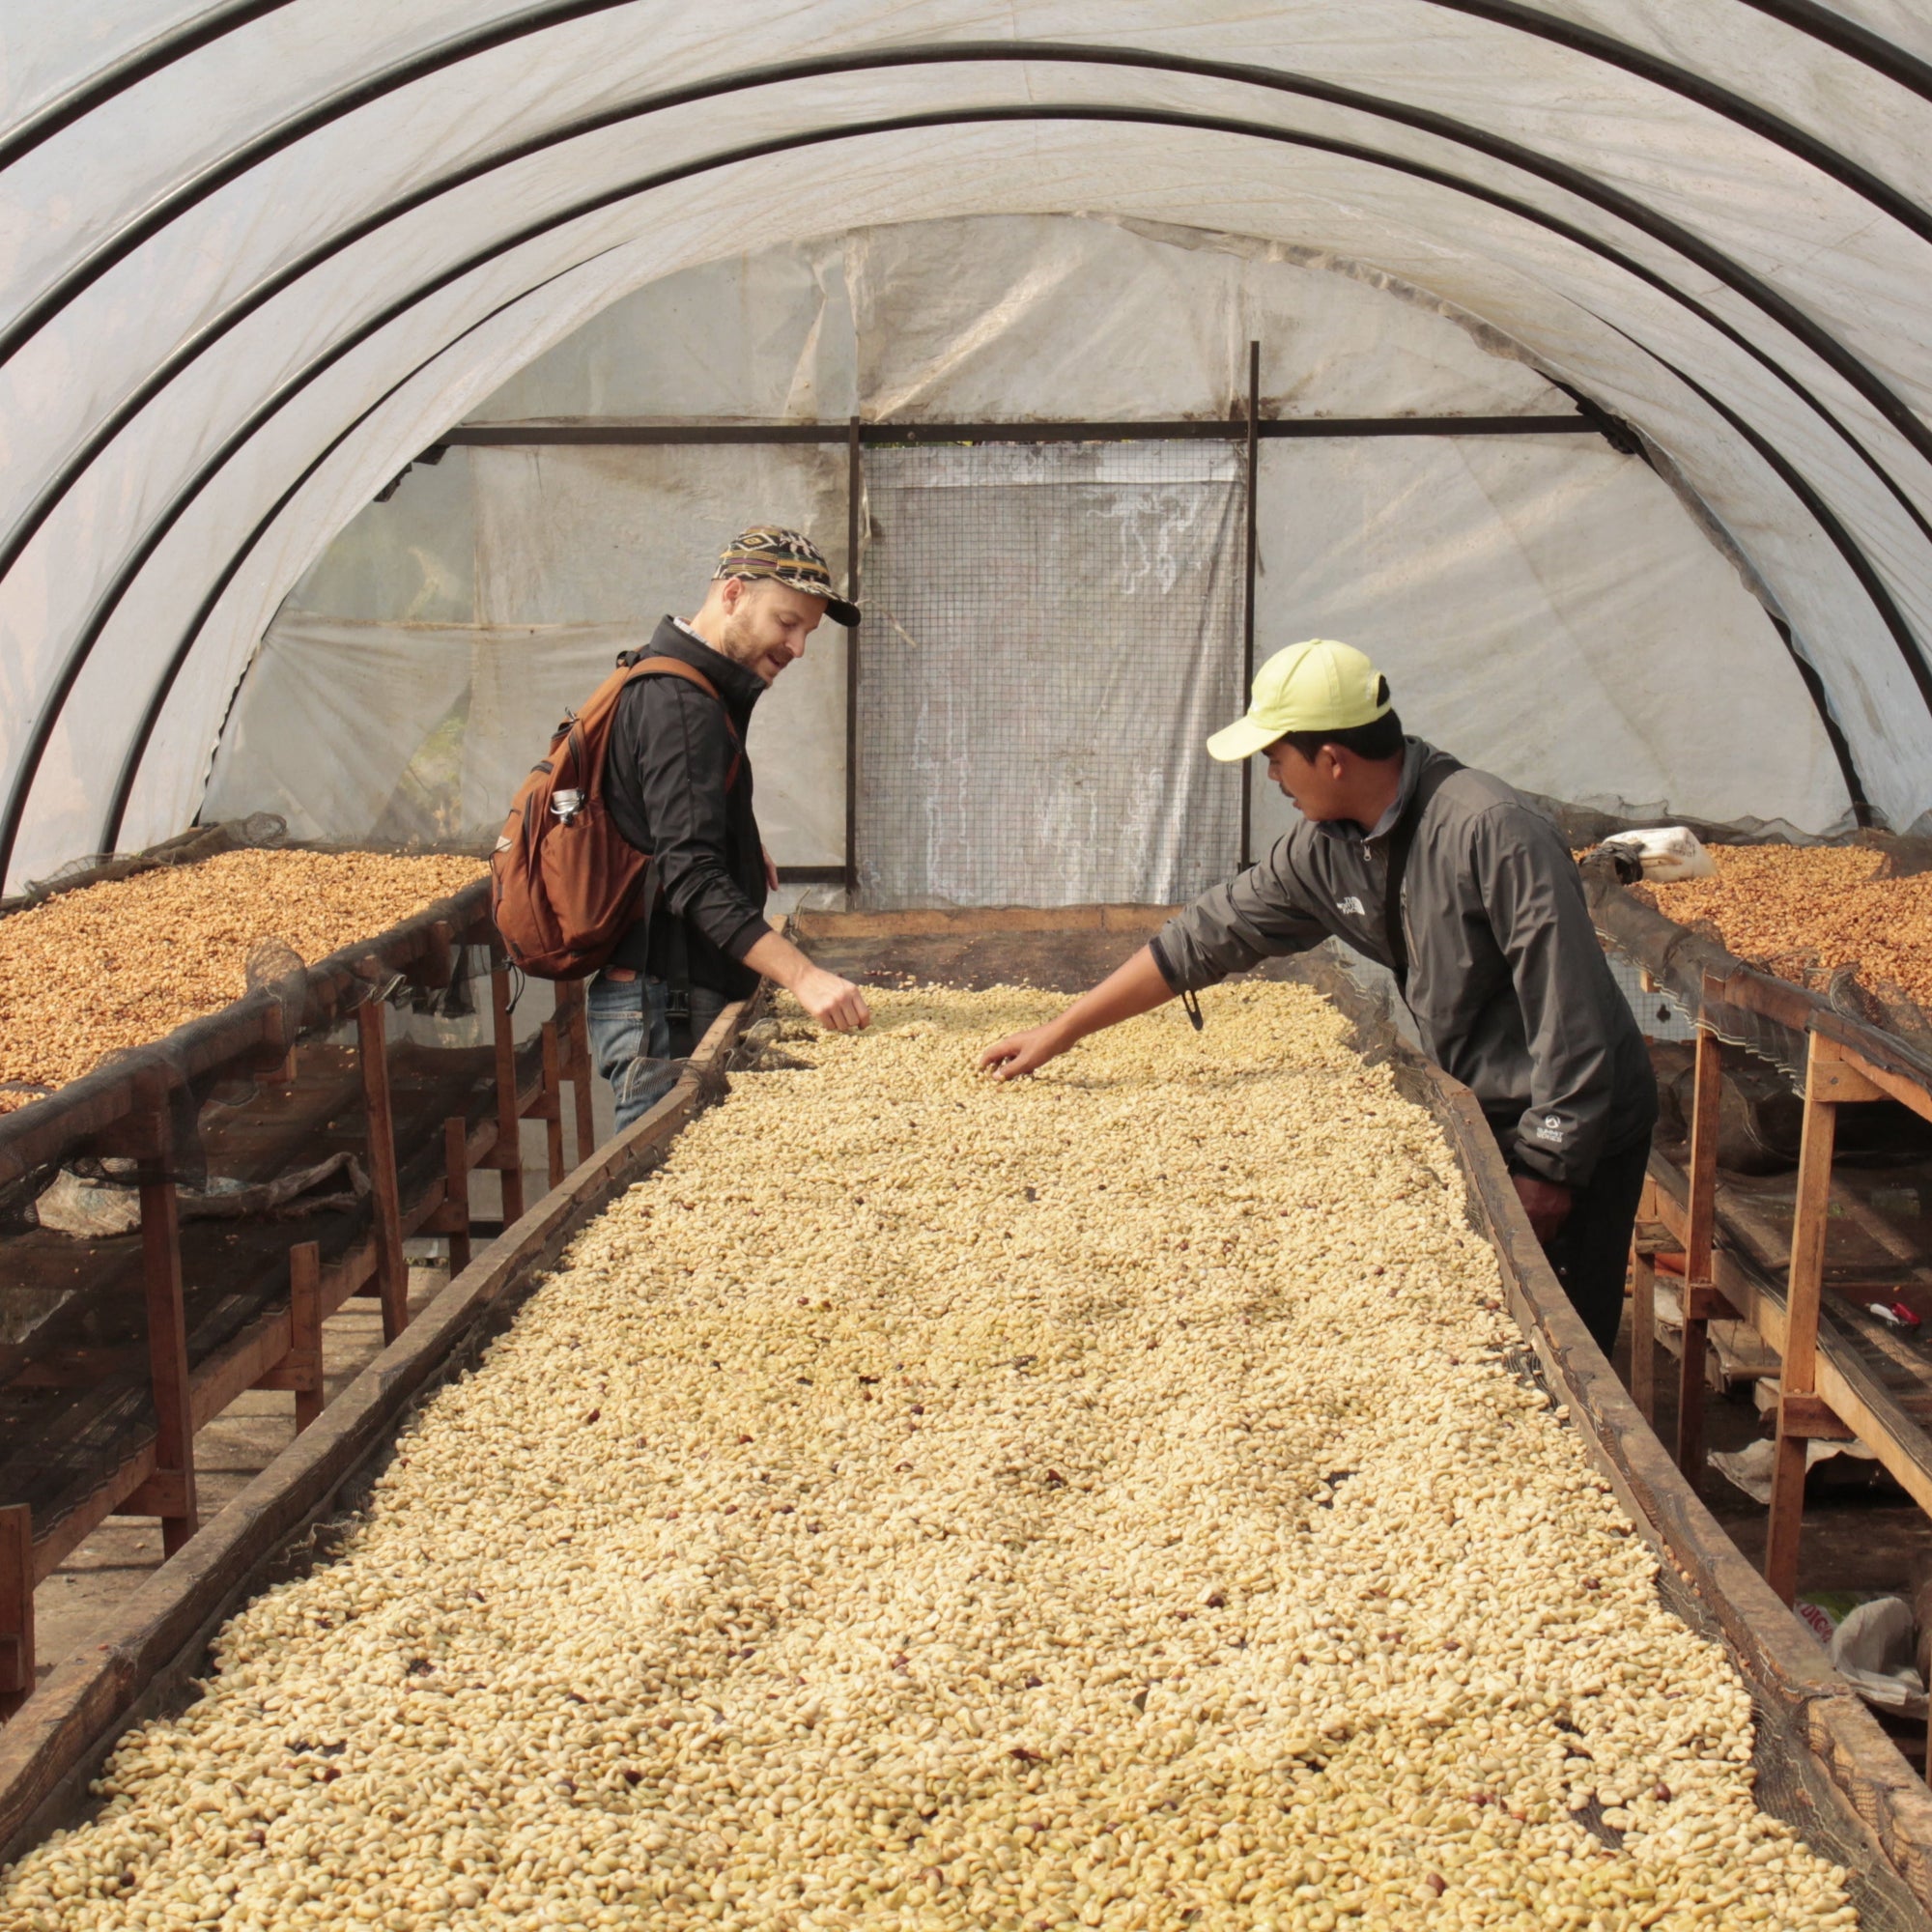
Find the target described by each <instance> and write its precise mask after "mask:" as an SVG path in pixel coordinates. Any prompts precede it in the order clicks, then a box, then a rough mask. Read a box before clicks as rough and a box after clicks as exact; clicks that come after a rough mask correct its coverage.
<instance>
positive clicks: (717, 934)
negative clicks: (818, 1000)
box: [604, 617, 771, 1000]
mask: <svg viewBox="0 0 1932 1932" xmlns="http://www.w3.org/2000/svg"><path fill="white" fill-rule="evenodd" d="M639 658H677V659H678V660H680V661H681V662H682V663H684V664H688V665H693V666H695V667H696V668H697V669H699V670H701V671H702V672H703V673H704V675H705V676H706V677H708V678H709V679H710V680H711V682H712V684H713V685H715V686H716V687H717V691H718V696H720V697H722V698H723V699H724V700H725V701H724V703H723V704H722V705H721V704H719V703H717V702H715V701H714V700H713V699H711V698H709V697H707V696H705V695H704V693H703V692H701V691H699V690H698V688H697V687H696V685H695V684H690V683H687V682H686V680H685V679H683V678H681V677H640V678H639V679H638V681H637V682H636V683H635V684H632V685H629V686H627V687H626V688H625V691H624V695H623V696H622V697H621V698H619V699H618V701H617V716H616V719H615V721H614V723H613V724H612V725H611V752H610V756H609V759H608V761H607V763H606V765H605V768H604V794H605V796H606V798H608V799H609V800H610V804H611V819H612V821H613V822H614V823H615V825H616V827H617V830H618V831H619V832H621V833H622V834H623V835H624V837H625V838H628V839H629V840H630V841H631V843H632V844H633V845H635V846H637V847H638V849H639V851H642V852H650V853H653V854H655V855H656V858H657V866H656V868H655V869H656V872H657V876H658V877H659V878H661V879H662V880H663V882H664V893H665V895H664V898H663V900H662V901H661V902H660V904H659V906H658V913H657V917H656V918H655V919H653V920H651V921H649V922H644V921H640V922H639V923H638V924H637V925H634V926H633V927H632V928H631V930H630V931H629V932H627V933H626V934H625V935H624V937H623V938H622V939H621V940H619V941H618V943H617V950H616V952H614V953H613V954H612V955H611V964H612V965H613V966H632V967H639V968H642V969H643V970H644V971H646V972H648V973H649V974H650V975H651V977H652V978H653V979H660V980H661V979H667V978H670V977H673V976H672V970H671V969H672V966H673V964H674V961H673V952H674V949H673V946H672V931H671V925H672V921H673V920H674V921H676V922H678V923H679V925H680V926H681V928H682V933H683V938H684V945H685V952H686V965H687V968H688V973H689V978H690V981H691V984H693V985H694V986H703V987H707V988H709V990H711V991H712V992H714V993H718V994H721V995H722V996H723V997H724V998H725V999H727V1000H742V999H745V998H747V997H748V996H749V995H750V994H751V993H752V992H753V989H754V988H755V987H756V985H757V983H758V976H757V974H756V973H754V972H753V970H752V969H751V968H750V967H749V966H747V965H745V964H744V963H743V962H744V957H745V954H746V953H747V952H749V951H750V950H751V949H752V948H753V946H754V945H756V944H757V942H758V940H759V939H760V938H761V937H763V935H764V934H765V933H767V932H769V931H770V930H771V927H770V926H769V925H767V924H766V923H765V915H764V904H765V860H764V850H763V846H762V844H761V842H760V840H759V838H758V821H757V819H756V818H755V817H754V816H753V812H752V764H751V760H750V759H749V758H747V757H742V756H740V755H739V748H740V745H741V744H742V742H743V740H744V736H745V733H746V732H747V730H749V729H750V727H751V723H752V708H753V705H755V704H756V703H757V701H758V699H759V697H760V696H762V695H763V693H764V689H765V687H764V684H763V683H762V681H761V680H760V679H759V677H758V675H757V673H756V672H755V671H752V670H748V669H747V668H745V667H744V666H743V665H739V664H733V663H732V662H731V660H730V659H729V658H727V657H723V656H721V655H720V654H719V653H718V652H717V651H714V650H712V649H711V648H710V646H709V645H708V644H703V643H700V642H699V641H698V639H696V637H694V636H693V635H692V634H691V633H690V632H689V631H685V630H682V629H680V628H679V626H678V625H676V624H675V623H673V622H672V621H671V620H670V618H668V617H667V618H665V619H664V620H663V621H662V622H661V623H660V624H659V625H658V627H657V630H656V632H655V633H654V634H653V635H652V638H651V640H650V642H649V643H648V644H647V645H646V646H645V647H644V648H643V649H642V650H641V651H635V652H631V653H629V654H628V661H631V662H635V661H636V660H637V659H639ZM626 661H627V659H619V661H618V662H619V663H623V662H626ZM727 710H728V712H729V713H730V722H731V724H732V725H736V726H737V730H738V738H737V740H736V741H734V740H733V739H732V736H731V732H730V729H729V728H728V727H727V725H726V723H725V713H726V711H727ZM733 758H737V759H738V775H737V777H736V779H735V780H734V781H732V784H731V787H730V789H729V790H728V791H727V790H726V789H725V778H726V776H727V775H728V774H729V772H730V769H731V761H732V760H733ZM667 913H668V914H669V915H670V917H669V918H667V917H666V916H665V915H666V914H667ZM646 925H648V927H649V938H648V946H646V937H645V934H646Z"/></svg>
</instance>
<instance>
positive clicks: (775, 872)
mask: <svg viewBox="0 0 1932 1932" xmlns="http://www.w3.org/2000/svg"><path fill="white" fill-rule="evenodd" d="M758 850H759V851H760V852H762V853H763V854H764V858H765V890H766V892H768V893H775V892H777V891H778V889H779V862H778V861H777V860H776V859H774V858H773V857H772V854H771V848H770V847H769V846H765V845H760V846H759V847H758Z"/></svg>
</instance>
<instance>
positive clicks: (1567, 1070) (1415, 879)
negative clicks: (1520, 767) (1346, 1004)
mask: <svg viewBox="0 0 1932 1932" xmlns="http://www.w3.org/2000/svg"><path fill="white" fill-rule="evenodd" d="M1438 760H1442V753H1440V752H1437V751H1436V750H1435V748H1434V747H1433V746H1430V745H1426V744H1424V743H1423V742H1422V740H1421V739H1419V738H1411V739H1409V741H1408V750H1407V754H1406V758H1405V761H1404V764H1403V777H1402V790H1401V792H1400V794H1399V795H1398V797H1397V800H1396V804H1395V806H1394V807H1392V808H1391V810H1390V811H1389V815H1388V817H1387V818H1386V819H1385V820H1384V821H1383V823H1382V824H1381V825H1378V826H1377V827H1376V829H1375V830H1374V831H1373V832H1371V833H1369V834H1368V835H1366V836H1364V834H1363V832H1362V830H1361V828H1360V827H1359V826H1355V825H1350V824H1346V823H1333V824H1315V823H1312V822H1310V821H1308V820H1306V819H1304V820H1303V821H1302V822H1301V823H1300V824H1298V825H1296V826H1295V828H1294V829H1293V831H1292V832H1290V833H1289V834H1288V835H1287V836H1286V837H1285V838H1280V839H1277V840H1276V842H1275V845H1274V849H1273V850H1272V851H1271V852H1269V853H1268V855H1267V857H1266V858H1264V860H1263V861H1262V862H1261V864H1260V865H1258V866H1252V867H1249V868H1248V870H1247V871H1245V872H1243V873H1241V874H1240V875H1239V876H1238V877H1237V878H1235V879H1233V880H1231V881H1229V882H1228V883H1227V884H1226V885H1220V886H1214V887H1212V888H1210V889H1209V890H1208V892H1206V893H1204V894H1202V895H1201V896H1200V897H1199V898H1198V899H1196V900H1195V901H1194V903H1193V904H1192V905H1189V906H1187V907H1185V908H1183V909H1182V910H1181V911H1180V912H1179V914H1177V915H1176V917H1175V918H1173V919H1172V920H1170V921H1169V922H1168V923H1167V924H1166V925H1164V926H1163V927H1162V928H1161V930H1160V933H1159V935H1158V936H1157V937H1156V938H1155V940H1154V942H1153V955H1154V960H1155V962H1156V963H1157V964H1158V965H1159V967H1160V970H1161V972H1162V974H1163V975H1164V976H1165V978H1166V980H1167V982H1168V984H1169V985H1170V986H1172V987H1173V988H1174V989H1175V991H1176V992H1181V991H1184V990H1186V989H1188V988H1192V987H1197V986H1210V985H1212V984H1213V983H1214V982H1215V981H1216V980H1222V979H1225V978H1226V977H1227V976H1228V975H1229V974H1230V973H1238V972H1242V971H1244V970H1245V969H1246V968H1248V967H1250V966H1253V965H1254V964H1255V963H1256V962H1257V961H1258V960H1261V959H1265V958H1267V957H1269V956H1270V955H1274V954H1280V953H1286V952H1306V951H1307V950H1308V949H1309V948H1310V947H1312V946H1319V945H1320V944H1321V941H1322V940H1323V939H1325V938H1328V937H1330V936H1331V935H1332V936H1333V937H1334V938H1337V939H1339V940H1341V941H1342V942H1343V944H1344V945H1346V946H1350V947H1352V948H1353V949H1354V951H1355V952H1360V953H1364V954H1366V955H1367V956H1368V957H1369V958H1371V959H1375V960H1378V961H1379V962H1380V963H1381V964H1382V965H1384V966H1386V965H1388V964H1390V960H1389V952H1388V941H1387V937H1386V935H1385V933H1384V931H1383V912H1382V909H1383V906H1384V905H1385V903H1386V894H1385V893H1384V891H1383V887H1384V884H1385V882H1386V880H1387V877H1388V835H1389V833H1390V832H1391V831H1392V830H1393V829H1394V823H1395V820H1396V818H1397V816H1398V815H1399V813H1400V811H1401V810H1402V808H1403V807H1404V806H1406V804H1407V802H1408V799H1409V797H1410V795H1411V794H1412V793H1413V792H1414V790H1415V787H1416V783H1417V781H1419V780H1420V778H1421V776H1422V774H1423V772H1424V770H1425V769H1427V768H1428V767H1429V766H1431V765H1433V764H1435V763H1436V762H1437V761H1438ZM1402 923H1403V932H1404V936H1405V937H1406V940H1407V942H1408V957H1409V976H1408V1006H1409V1010H1410V1011H1411V1012H1413V1013H1414V1015H1415V1023H1416V1026H1417V1028H1418V1030H1419V1031H1420V1033H1421V1035H1422V1042H1423V1045H1424V1046H1425V1047H1427V1048H1428V1050H1429V1052H1430V1054H1431V1056H1432V1057H1433V1058H1434V1059H1435V1064H1436V1065H1438V1066H1440V1067H1443V1068H1444V1069H1445V1070H1446V1071H1448V1072H1450V1073H1453V1074H1454V1075H1455V1076H1456V1078H1457V1079H1458V1080H1460V1081H1462V1082H1463V1085H1464V1086H1465V1087H1467V1088H1468V1089H1469V1090H1470V1092H1471V1093H1473V1094H1475V1096H1476V1098H1477V1099H1478V1100H1479V1101H1481V1102H1482V1106H1483V1112H1484V1113H1485V1114H1486V1115H1487V1116H1488V1117H1489V1121H1490V1124H1491V1126H1492V1128H1493V1129H1494V1130H1495V1133H1496V1137H1497V1139H1498V1140H1500V1141H1501V1142H1502V1144H1503V1147H1504V1149H1505V1150H1506V1151H1508V1152H1509V1154H1510V1156H1511V1158H1512V1160H1513V1161H1514V1162H1515V1163H1516V1164H1517V1165H1518V1166H1520V1167H1524V1168H1527V1169H1529V1170H1530V1171H1531V1172H1532V1173H1535V1174H1538V1175H1541V1176H1543V1177H1544V1178H1545V1179H1548V1180H1559V1181H1564V1182H1567V1183H1568V1184H1570V1185H1572V1186H1577V1187H1580V1186H1582V1185H1584V1184H1585V1183H1587V1182H1588V1180H1589V1179H1590V1176H1591V1174H1592V1173H1593V1172H1594V1170H1595V1168H1596V1165H1597V1163H1598V1161H1599V1160H1600V1159H1602V1158H1603V1156H1604V1155H1605V1154H1611V1153H1621V1152H1622V1151H1625V1150H1626V1149H1627V1148H1630V1147H1634V1146H1635V1145H1636V1144H1637V1142H1638V1141H1639V1140H1641V1139H1643V1138H1645V1137H1647V1136H1648V1134H1649V1133H1650V1129H1651V1125H1652V1123H1653V1122H1655V1121H1656V1119H1657V1082H1656V1079H1655V1077H1654V1076H1653V1074H1652V1072H1651V1066H1650V1054H1649V1050H1648V1049H1647V1048H1646V1047H1645V1045H1644V1043H1643V1035H1642V1034H1641V1033H1640V1032H1639V1031H1638V1030H1637V1024H1636V1018H1635V1016H1634V1014H1633V1013H1632V1011H1631V1009H1630V1004H1629V1002H1628V1001H1627V1000H1625V998H1624V996H1623V994H1622V993H1621V992H1619V991H1618V990H1617V982H1616V980H1614V979H1613V978H1612V977H1611V974H1610V969H1609V966H1608V964H1607V963H1606V962H1605V958H1604V949H1603V948H1602V947H1601V946H1600V945H1598V943H1597V934H1596V930H1595V928H1594V927H1593V925H1592V924H1591V922H1590V910H1589V907H1588V905H1587V904H1586V903H1585V901H1584V897H1583V881H1582V878H1581V875H1580V874H1579V873H1578V872H1577V866H1576V862H1575V861H1574V860H1573V859H1572V858H1571V856H1570V853H1569V850H1568V848H1567V847H1566V846H1565V845H1564V843H1563V840H1562V839H1561V838H1558V837H1557V834H1556V830H1555V828H1554V827H1553V826H1552V825H1550V823H1549V822H1548V819H1545V818H1542V817H1539V816H1538V815H1537V813H1536V812H1534V811H1532V810H1530V808H1529V807H1528V806H1527V805H1525V804H1524V803H1523V801H1522V800H1521V799H1520V798H1519V797H1518V796H1517V794H1516V793H1515V792H1514V791H1513V790H1511V788H1510V787H1509V786H1508V785H1507V784H1505V783H1504V782H1503V781H1502V780H1501V779H1498V778H1492V777H1491V776H1490V775H1489V774H1488V773H1487V772H1478V771H1468V770H1463V771H1457V772H1454V773H1453V774H1452V775H1451V776H1450V777H1449V778H1448V779H1447V780H1445V781H1444V782H1443V784H1442V787H1441V789H1440V790H1439V791H1437V792H1436V794H1435V797H1434V798H1433V799H1431V800H1430V802H1429V805H1428V807H1427V808H1426V810H1424V811H1423V814H1422V818H1421V820H1420V822H1419V823H1418V825H1417V826H1416V831H1415V842H1414V844H1413V845H1412V846H1411V847H1410V849H1409V857H1408V871H1407V873H1406V875H1405V877H1404V880H1403V893H1402Z"/></svg>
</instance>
